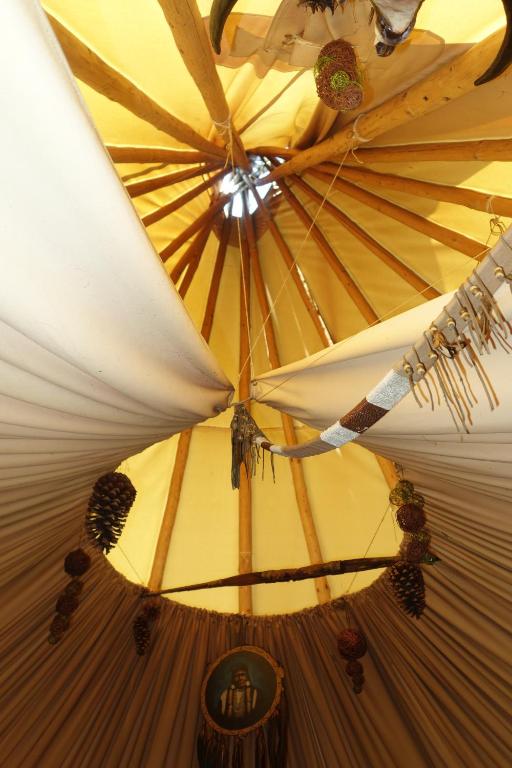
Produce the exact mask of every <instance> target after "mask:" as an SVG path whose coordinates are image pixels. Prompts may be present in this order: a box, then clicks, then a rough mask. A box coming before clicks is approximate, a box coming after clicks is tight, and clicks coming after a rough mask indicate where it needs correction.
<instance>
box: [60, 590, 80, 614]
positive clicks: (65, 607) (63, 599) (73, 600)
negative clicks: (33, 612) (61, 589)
mask: <svg viewBox="0 0 512 768" xmlns="http://www.w3.org/2000/svg"><path fill="white" fill-rule="evenodd" d="M77 608H78V598H77V597H75V596H74V595H66V594H63V595H60V597H59V599H58V600H57V604H56V606H55V610H56V611H57V613H60V615H61V616H71V614H72V613H74V612H75V611H76V609H77Z"/></svg>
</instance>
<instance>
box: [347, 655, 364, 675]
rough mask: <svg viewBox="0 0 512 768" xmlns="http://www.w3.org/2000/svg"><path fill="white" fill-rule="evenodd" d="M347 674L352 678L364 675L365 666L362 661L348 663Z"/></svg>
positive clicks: (353, 660)
mask: <svg viewBox="0 0 512 768" xmlns="http://www.w3.org/2000/svg"><path fill="white" fill-rule="evenodd" d="M345 672H346V673H347V675H349V676H350V677H355V676H356V675H362V674H363V665H362V664H361V662H360V661H356V660H355V659H352V660H351V661H348V662H347V666H346V667H345Z"/></svg>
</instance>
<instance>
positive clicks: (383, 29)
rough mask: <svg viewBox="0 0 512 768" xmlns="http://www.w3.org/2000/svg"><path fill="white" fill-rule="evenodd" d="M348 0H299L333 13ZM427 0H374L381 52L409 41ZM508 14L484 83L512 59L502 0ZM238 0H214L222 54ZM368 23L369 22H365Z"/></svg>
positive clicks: (510, 21) (510, 6) (213, 36)
mask: <svg viewBox="0 0 512 768" xmlns="http://www.w3.org/2000/svg"><path fill="white" fill-rule="evenodd" d="M345 1H346V0H297V4H298V5H299V6H304V7H305V8H307V9H308V10H312V11H313V12H315V11H322V12H323V11H326V10H330V11H331V12H332V13H334V11H335V10H336V8H337V7H338V6H341V7H343V5H344V3H345ZM424 2H425V0H371V4H372V16H373V17H374V19H375V40H376V42H375V51H376V53H377V56H383V57H386V56H390V55H391V54H392V53H393V52H394V50H395V48H396V47H397V46H399V45H401V44H402V43H403V42H405V41H406V40H407V39H408V38H409V36H410V35H411V32H412V31H413V30H414V27H415V25H416V18H417V16H418V11H419V10H420V8H421V6H422V5H423V3H424ZM502 2H503V8H504V10H505V13H506V15H507V30H506V33H505V37H504V39H503V42H502V44H501V48H500V50H499V51H498V53H497V55H496V58H495V59H494V61H493V62H492V64H491V65H490V66H489V68H488V69H487V70H486V71H485V72H484V73H483V75H481V76H480V77H479V78H478V79H477V80H476V81H475V85H483V84H484V83H488V82H490V81H491V80H494V78H496V77H498V76H499V75H501V74H502V73H503V72H505V70H506V69H508V67H509V66H510V64H511V63H512V0H502ZM236 3H237V0H213V3H212V6H211V9H210V25H209V26H210V40H211V43H212V47H213V50H214V51H215V53H218V54H220V47H221V39H222V32H223V29H224V26H225V24H226V21H227V20H228V17H229V14H230V13H231V11H232V10H233V8H234V7H235V5H236ZM363 23H365V22H363Z"/></svg>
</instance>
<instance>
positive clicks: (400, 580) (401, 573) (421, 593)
mask: <svg viewBox="0 0 512 768" xmlns="http://www.w3.org/2000/svg"><path fill="white" fill-rule="evenodd" d="M388 573H389V580H390V582H391V585H392V587H393V592H394V593H395V596H396V598H397V600H398V601H399V603H400V605H401V606H402V608H403V609H404V611H405V612H406V613H408V614H410V615H411V616H415V617H416V618H417V619H419V618H420V616H421V614H422V613H423V611H424V610H425V582H424V580H423V573H422V572H421V568H420V567H419V566H418V565H416V564H415V563H404V562H400V563H395V564H394V565H392V566H391V568H390V569H389V572H388Z"/></svg>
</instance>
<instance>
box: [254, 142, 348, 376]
mask: <svg viewBox="0 0 512 768" xmlns="http://www.w3.org/2000/svg"><path fill="white" fill-rule="evenodd" d="M349 151H350V148H349V149H347V151H346V152H345V155H344V157H343V158H342V159H341V161H340V164H339V166H338V168H337V170H336V174H335V175H334V176H333V177H332V180H331V183H330V184H329V186H328V188H327V191H326V193H325V195H324V197H323V200H322V202H321V203H320V205H319V206H318V209H317V210H316V212H315V215H314V216H313V219H312V221H311V224H310V226H309V228H308V230H307V232H306V234H305V236H304V239H303V240H302V242H301V244H300V246H299V249H298V251H297V255H296V256H295V258H294V259H293V261H292V263H291V264H290V266H289V268H288V270H287V272H286V274H285V276H284V279H283V281H282V283H281V285H280V287H279V289H278V291H277V294H276V296H275V298H274V299H272V300H271V301H270V302H269V304H270V306H269V311H268V313H267V315H266V317H265V318H264V319H263V322H262V324H261V328H260V330H259V332H258V334H257V336H256V338H255V339H254V342H253V344H252V346H251V348H250V350H249V355H248V358H247V360H248V359H249V358H250V357H251V356H252V353H253V352H254V349H255V347H256V345H257V343H258V341H259V340H260V337H261V335H262V334H263V333H264V331H265V326H266V324H267V323H268V321H269V320H270V318H271V316H272V313H273V311H274V309H275V307H276V305H277V302H278V301H279V299H280V298H281V294H282V293H283V291H284V289H285V287H286V284H287V283H288V281H289V279H290V277H291V274H292V270H293V269H294V267H295V265H296V264H297V261H298V259H299V256H300V255H301V253H302V251H303V250H304V247H305V245H306V243H307V241H308V238H309V236H310V234H311V231H312V230H313V227H314V226H315V224H316V221H317V219H318V217H319V215H320V213H321V211H322V208H323V206H324V204H325V202H326V200H327V198H328V196H329V194H330V192H331V190H332V188H333V186H334V182H335V181H336V179H337V178H338V175H339V173H340V171H341V169H342V167H343V164H344V163H345V160H346V159H347V156H348V153H349ZM252 193H253V195H256V194H257V195H258V197H259V199H260V200H261V202H262V204H263V205H265V203H264V202H263V199H262V198H261V197H260V195H259V192H258V188H257V187H253V189H252ZM270 215H271V214H270V213H269V216H270ZM247 360H246V361H245V362H244V365H243V366H242V367H241V368H240V376H241V375H242V371H243V370H244V368H245V366H246V364H247Z"/></svg>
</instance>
